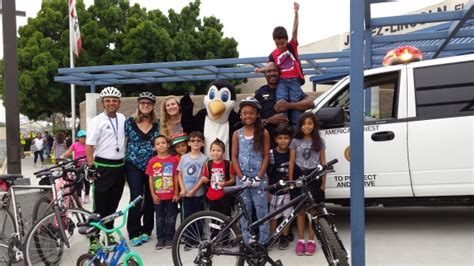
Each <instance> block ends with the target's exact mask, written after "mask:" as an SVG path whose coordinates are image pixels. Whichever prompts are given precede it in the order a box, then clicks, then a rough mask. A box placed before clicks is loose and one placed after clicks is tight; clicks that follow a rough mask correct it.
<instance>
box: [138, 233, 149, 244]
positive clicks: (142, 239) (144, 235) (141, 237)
mask: <svg viewBox="0 0 474 266" xmlns="http://www.w3.org/2000/svg"><path fill="white" fill-rule="evenodd" d="M150 239H151V238H150V236H149V235H148V234H142V235H141V236H140V241H141V242H142V243H147V242H148V241H150Z"/></svg>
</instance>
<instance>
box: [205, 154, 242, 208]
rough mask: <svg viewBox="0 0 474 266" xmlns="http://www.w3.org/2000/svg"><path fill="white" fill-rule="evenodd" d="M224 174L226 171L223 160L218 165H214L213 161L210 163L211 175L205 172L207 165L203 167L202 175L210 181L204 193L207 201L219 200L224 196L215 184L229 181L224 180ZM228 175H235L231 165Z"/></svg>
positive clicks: (222, 191)
mask: <svg viewBox="0 0 474 266" xmlns="http://www.w3.org/2000/svg"><path fill="white" fill-rule="evenodd" d="M225 173H226V169H225V164H224V160H222V161H221V162H220V163H215V162H214V161H212V162H211V174H209V173H208V171H207V163H206V164H205V165H204V167H203V171H202V175H203V176H205V177H207V178H208V179H209V180H211V182H210V184H209V188H208V189H207V193H206V197H207V198H208V199H210V200H220V199H222V198H223V197H224V196H225V193H224V190H223V189H222V187H220V186H219V185H218V184H217V182H224V181H227V180H229V178H227V179H226V176H225ZM230 174H231V175H235V169H234V167H233V166H232V163H231V164H230Z"/></svg>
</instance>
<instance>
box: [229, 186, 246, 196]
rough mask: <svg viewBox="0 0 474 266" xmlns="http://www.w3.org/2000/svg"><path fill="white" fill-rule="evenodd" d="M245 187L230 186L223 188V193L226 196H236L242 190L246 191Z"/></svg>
mask: <svg viewBox="0 0 474 266" xmlns="http://www.w3.org/2000/svg"><path fill="white" fill-rule="evenodd" d="M246 188H247V187H246V186H230V187H224V192H225V193H226V194H227V195H230V196H232V195H237V194H240V193H241V192H242V191H244V189H246Z"/></svg>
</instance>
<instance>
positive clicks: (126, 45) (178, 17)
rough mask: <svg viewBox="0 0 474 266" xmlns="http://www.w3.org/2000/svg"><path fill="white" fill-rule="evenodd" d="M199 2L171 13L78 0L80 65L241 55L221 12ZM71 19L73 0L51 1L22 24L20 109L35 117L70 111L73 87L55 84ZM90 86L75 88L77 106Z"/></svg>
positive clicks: (163, 90)
mask: <svg viewBox="0 0 474 266" xmlns="http://www.w3.org/2000/svg"><path fill="white" fill-rule="evenodd" d="M200 4H201V2H200V1H199V0H196V1H195V2H191V3H190V4H189V5H188V6H186V7H184V8H183V9H182V10H181V13H177V12H175V11H174V10H172V9H170V10H169V11H168V15H165V14H163V13H162V12H161V11H159V10H150V11H147V10H146V9H145V8H142V7H140V5H138V4H135V5H133V6H130V4H129V1H128V0H95V1H94V5H92V6H90V7H89V8H87V9H86V8H85V6H84V3H83V2H82V1H81V0H78V1H77V6H76V9H77V13H78V17H79V24H80V26H81V36H82V43H83V50H82V51H81V55H80V58H78V59H77V60H76V66H78V67H79V66H95V65H113V64H129V63H130V64H131V63H134V64H136V63H152V62H168V61H176V60H201V59H213V58H231V57H238V52H237V42H236V41H235V40H234V39H233V38H224V37H223V32H222V29H223V25H222V24H221V23H220V21H219V20H218V19H217V18H215V17H205V18H203V19H202V20H201V19H199V18H198V17H199V12H200V9H199V7H200ZM68 23H69V22H68V5H67V1H64V0H48V1H43V3H42V7H41V10H40V11H39V12H38V14H37V17H36V18H30V19H28V24H27V25H25V26H23V27H21V28H20V30H19V35H20V37H19V40H18V46H19V49H18V54H19V56H18V58H19V70H20V73H19V84H20V111H21V112H22V113H23V114H25V115H27V116H28V117H29V118H31V119H36V118H38V117H39V116H41V115H48V116H50V115H51V114H53V113H63V114H65V115H69V114H70V90H69V89H68V88H69V85H67V84H62V83H58V82H54V76H55V75H57V71H58V68H63V67H69V30H68V27H69V24H68ZM207 84H208V82H193V83H191V82H186V83H179V85H178V84H176V83H166V84H145V85H144V84H139V85H129V86H122V87H120V89H121V91H122V92H123V94H124V95H125V96H129V95H136V94H138V93H139V92H140V91H143V90H145V89H147V90H151V91H153V92H154V93H156V94H158V95H166V94H169V93H170V92H171V91H172V93H173V94H180V93H185V92H188V91H193V92H195V93H203V92H204V91H205V89H206V87H207ZM0 89H1V88H0ZM98 89H100V88H98ZM88 90H89V88H84V87H76V101H77V102H76V106H77V105H78V103H79V102H80V101H83V100H84V95H85V92H87V91H88Z"/></svg>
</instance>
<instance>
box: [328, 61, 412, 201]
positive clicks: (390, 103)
mask: <svg viewBox="0 0 474 266" xmlns="http://www.w3.org/2000/svg"><path fill="white" fill-rule="evenodd" d="M391 69H395V70H394V71H388V72H387V71H384V72H383V73H373V72H374V71H367V72H366V75H365V76H366V78H365V89H364V95H365V97H364V99H365V103H364V116H365V122H364V128H365V133H364V148H365V152H364V154H365V155H364V159H365V196H366V197H368V198H369V197H372V198H374V197H376V198H386V197H408V196H413V193H412V189H411V182H410V175H409V168H408V158H407V122H406V121H399V119H401V118H405V117H406V109H407V108H406V82H405V81H406V78H405V75H406V71H404V70H405V69H406V67H405V66H397V67H391ZM378 71H379V72H380V70H378ZM370 73H373V74H370ZM341 87H342V88H341V89H340V90H338V91H337V92H334V93H333V94H334V95H333V96H332V97H326V98H325V99H324V101H325V102H321V105H319V106H322V107H335V106H339V107H342V108H343V110H345V112H346V115H345V117H346V123H345V125H343V126H341V127H338V128H330V129H325V130H321V136H322V137H323V138H324V140H325V141H326V158H327V159H328V160H331V159H333V158H338V159H339V163H338V164H336V166H335V170H336V172H335V173H332V174H331V175H328V176H327V182H326V183H327V184H326V187H327V190H326V195H327V197H328V198H334V199H341V198H349V197H350V194H349V190H350V188H349V187H350V178H349V166H350V162H349V154H350V147H349V106H350V100H349V84H348V83H347V84H346V85H345V86H344V85H343V84H341Z"/></svg>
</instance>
